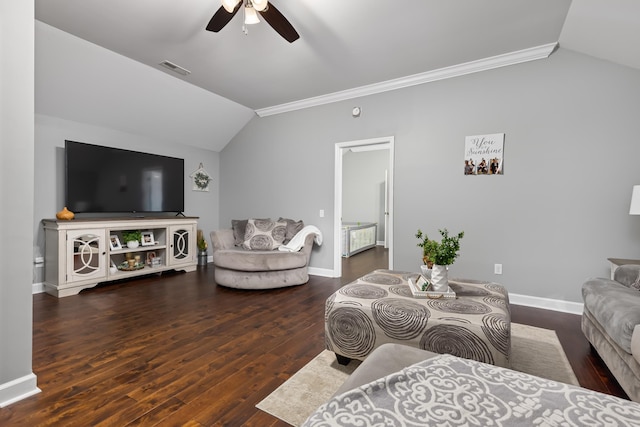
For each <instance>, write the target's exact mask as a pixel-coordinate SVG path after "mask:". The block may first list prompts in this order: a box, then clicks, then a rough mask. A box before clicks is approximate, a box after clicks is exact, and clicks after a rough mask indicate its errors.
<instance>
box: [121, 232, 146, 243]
mask: <svg viewBox="0 0 640 427" xmlns="http://www.w3.org/2000/svg"><path fill="white" fill-rule="evenodd" d="M122 240H123V241H124V243H127V242H139V241H140V240H142V233H141V232H140V230H125V231H123V232H122Z"/></svg>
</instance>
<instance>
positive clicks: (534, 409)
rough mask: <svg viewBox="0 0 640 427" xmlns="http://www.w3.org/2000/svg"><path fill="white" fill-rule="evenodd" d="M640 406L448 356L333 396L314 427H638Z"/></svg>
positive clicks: (312, 420) (311, 422)
mask: <svg viewBox="0 0 640 427" xmlns="http://www.w3.org/2000/svg"><path fill="white" fill-rule="evenodd" d="M638 420H640V404H638V403H633V402H629V401H627V400H623V399H620V398H617V397H614V396H609V395H606V394H602V393H597V392H594V391H591V390H587V389H585V388H580V387H576V386H572V385H568V384H562V383H559V382H555V381H551V380H546V379H543V378H539V377H534V376H532V375H528V374H524V373H521V372H516V371H512V370H510V369H505V368H500V367H495V366H490V365H487V364H484V363H478V362H476V361H473V360H466V359H462V358H459V357H454V356H450V355H444V356H436V357H434V358H431V359H428V360H425V361H422V362H418V363H416V364H415V365H412V366H409V367H408V368H405V369H403V370H401V371H399V372H396V373H393V374H391V375H388V376H386V377H384V378H380V379H378V380H375V381H372V382H370V383H368V384H365V385H362V386H360V387H358V388H355V389H353V390H350V391H347V392H345V393H342V394H340V395H336V396H335V397H334V398H332V399H331V400H329V401H328V402H327V403H325V404H324V405H322V406H321V407H320V408H318V410H317V411H316V412H314V413H313V414H311V416H310V417H309V418H308V419H307V421H305V423H304V424H303V427H320V426H338V425H339V426H343V427H348V426H353V427H356V426H357V427H367V426H371V427H373V426H407V427H411V426H415V427H419V426H420V427H421V426H549V427H551V426H565V427H571V426H575V427H583V426H605V425H607V426H621V427H622V426H629V427H630V426H637V425H638Z"/></svg>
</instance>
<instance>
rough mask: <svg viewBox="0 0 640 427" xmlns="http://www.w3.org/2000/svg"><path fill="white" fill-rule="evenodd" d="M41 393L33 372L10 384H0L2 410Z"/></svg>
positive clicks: (0, 406)
mask: <svg viewBox="0 0 640 427" xmlns="http://www.w3.org/2000/svg"><path fill="white" fill-rule="evenodd" d="M40 391H41V390H40V389H39V388H38V382H37V378H36V376H35V374H34V373H33V372H32V373H30V374H29V375H25V376H24V377H21V378H16V379H15V380H13V381H9V382H8V383H4V384H0V408H4V407H5V406H8V405H11V404H12V403H15V402H17V401H19V400H22V399H26V398H27V397H29V396H33V395H34V394H38V393H40Z"/></svg>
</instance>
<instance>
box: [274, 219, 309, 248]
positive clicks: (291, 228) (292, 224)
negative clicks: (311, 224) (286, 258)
mask: <svg viewBox="0 0 640 427" xmlns="http://www.w3.org/2000/svg"><path fill="white" fill-rule="evenodd" d="M278 221H284V222H286V223H287V234H286V235H285V237H284V242H283V243H284V244H285V245H286V244H287V243H289V242H290V241H291V239H293V236H295V235H296V234H298V233H299V232H300V230H302V229H303V228H304V222H302V220H300V221H294V220H292V219H289V218H282V217H280V218H278Z"/></svg>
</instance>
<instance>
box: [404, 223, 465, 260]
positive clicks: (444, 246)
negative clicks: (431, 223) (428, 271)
mask: <svg viewBox="0 0 640 427" xmlns="http://www.w3.org/2000/svg"><path fill="white" fill-rule="evenodd" d="M438 231H439V232H440V234H441V235H442V240H441V241H440V242H438V241H435V240H431V239H429V237H428V236H427V235H426V234H424V233H423V232H422V231H421V230H418V232H417V233H416V238H417V239H418V240H420V242H419V243H418V246H420V247H422V256H423V257H422V261H423V262H424V263H425V264H427V265H428V266H430V265H429V264H430V263H433V264H437V265H451V264H453V262H454V261H455V259H456V258H457V257H458V255H459V254H458V251H459V250H460V239H462V238H463V237H464V231H461V232H460V233H458V234H457V235H456V236H449V231H448V230H447V229H446V228H445V229H443V230H438ZM430 267H431V266H430Z"/></svg>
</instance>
